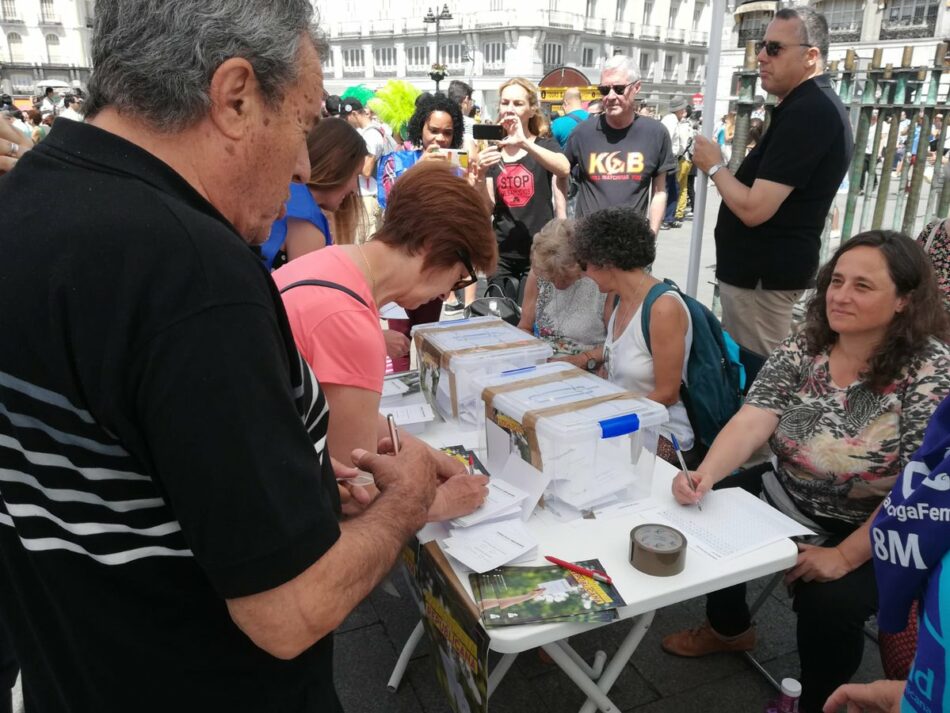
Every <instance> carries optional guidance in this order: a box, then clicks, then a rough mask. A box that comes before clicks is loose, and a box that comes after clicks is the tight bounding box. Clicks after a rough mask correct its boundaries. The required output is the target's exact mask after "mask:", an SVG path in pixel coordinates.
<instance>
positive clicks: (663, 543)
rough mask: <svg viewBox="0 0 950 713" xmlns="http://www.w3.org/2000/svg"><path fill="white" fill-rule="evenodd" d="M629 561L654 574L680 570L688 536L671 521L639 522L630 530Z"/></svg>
mask: <svg viewBox="0 0 950 713" xmlns="http://www.w3.org/2000/svg"><path fill="white" fill-rule="evenodd" d="M630 564H632V565H633V566H634V567H635V568H636V569H638V570H640V571H641V572H643V573H644V574H652V575H653V576H655V577H670V576H672V575H674V574H679V573H680V572H682V571H683V567H685V566H686V536H685V535H684V534H683V533H682V532H680V531H679V530H677V529H675V528H673V527H670V526H669V525H660V524H652V523H651V524H647V525H638V526H637V527H635V528H633V529H632V530H631V531H630Z"/></svg>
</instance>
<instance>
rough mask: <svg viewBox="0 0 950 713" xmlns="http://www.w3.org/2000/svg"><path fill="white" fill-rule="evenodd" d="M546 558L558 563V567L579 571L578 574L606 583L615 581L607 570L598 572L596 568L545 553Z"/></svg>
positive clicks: (552, 562)
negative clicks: (582, 565)
mask: <svg viewBox="0 0 950 713" xmlns="http://www.w3.org/2000/svg"><path fill="white" fill-rule="evenodd" d="M544 559H546V560H547V561H548V562H550V563H551V564H556V565H557V566H558V567H563V568H564V569H567V570H570V571H571V572H577V573H578V574H583V575H584V576H585V577H590V578H591V579H596V580H597V581H598V582H603V583H604V584H613V583H614V581H613V580H612V579H611V578H610V577H609V576H608V575H607V573H606V572H598V571H597V570H595V569H587V567H581V566H580V565H579V564H574V563H573V562H566V561H564V560H562V559H558V558H557V557H551V556H550V555H545V556H544Z"/></svg>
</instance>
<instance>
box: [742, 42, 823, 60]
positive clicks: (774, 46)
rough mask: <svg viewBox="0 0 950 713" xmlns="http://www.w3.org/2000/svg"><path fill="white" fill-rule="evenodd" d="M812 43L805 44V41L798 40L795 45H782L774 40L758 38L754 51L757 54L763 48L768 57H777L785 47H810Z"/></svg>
mask: <svg viewBox="0 0 950 713" xmlns="http://www.w3.org/2000/svg"><path fill="white" fill-rule="evenodd" d="M812 46H813V45H810V44H807V43H805V42H799V43H798V44H797V45H783V44H782V43H781V42H776V41H775V40H759V41H758V42H756V43H755V53H756V54H759V53H760V52H761V51H762V50H765V54H767V55H768V56H769V57H778V56H779V54H780V53H781V51H782V50H783V49H785V48H786V47H812Z"/></svg>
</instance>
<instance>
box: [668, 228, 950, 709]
mask: <svg viewBox="0 0 950 713" xmlns="http://www.w3.org/2000/svg"><path fill="white" fill-rule="evenodd" d="M947 324H948V323H947V315H946V312H945V311H944V310H943V306H942V301H941V297H940V294H939V292H938V290H937V285H936V281H935V279H934V273H933V270H932V268H931V266H930V264H929V263H928V260H927V257H926V256H925V254H924V252H923V250H922V249H921V247H920V246H919V245H918V244H916V243H915V242H914V241H913V240H911V239H910V238H908V237H906V236H904V235H901V234H900V233H895V232H891V231H871V232H867V233H862V234H860V235H857V236H855V237H854V238H852V239H851V240H849V241H848V242H846V243H844V244H843V245H842V246H841V247H840V248H838V250H837V252H836V253H835V255H834V257H832V259H831V261H830V262H829V263H828V264H827V265H825V266H824V267H823V268H822V269H821V271H820V272H819V275H818V285H817V291H816V294H815V296H814V297H813V298H812V300H811V302H810V303H809V306H808V313H807V318H806V322H805V324H804V327H803V329H802V330H801V332H800V333H799V334H797V335H793V336H791V337H789V338H788V339H787V340H786V341H785V342H784V343H783V344H782V345H780V346H779V347H778V348H777V349H776V350H775V351H774V352H773V353H772V355H771V356H770V357H769V359H768V361H767V362H766V364H765V366H764V367H763V368H762V371H761V372H760V373H759V375H758V378H757V379H756V381H755V383H754V384H753V386H752V389H751V391H750V392H749V395H748V397H747V399H746V403H745V405H744V406H743V407H742V409H741V410H740V411H739V412H738V413H737V414H736V415H735V416H734V417H733V418H732V420H731V421H730V422H729V423H728V424H727V425H726V427H725V428H724V429H723V430H722V432H721V433H720V434H719V437H718V438H717V439H716V441H715V442H714V443H713V445H712V448H711V449H710V450H709V453H708V454H707V455H706V458H705V459H704V460H703V463H702V464H701V465H700V466H699V468H698V469H697V471H696V474H695V477H694V480H698V484H697V488H696V491H695V492H694V491H693V490H691V489H690V487H689V485H688V483H687V482H686V480H685V477H684V475H683V474H682V473H681V474H679V475H677V477H676V479H675V480H674V483H673V493H674V495H675V497H676V499H677V500H678V501H679V502H680V503H682V504H684V505H689V504H693V503H696V502H698V501H699V500H700V499H701V498H702V496H703V495H704V494H705V493H707V492H708V491H709V490H710V489H711V488H712V487H713V486H714V485H716V484H717V483H719V482H720V481H723V479H724V478H726V477H727V476H729V475H730V474H731V473H733V472H734V471H735V470H736V468H738V467H739V466H740V465H741V464H742V463H744V462H745V461H746V460H747V459H748V458H749V457H750V456H751V454H752V453H753V452H755V451H756V450H757V449H758V448H759V447H760V446H762V445H763V444H764V443H765V442H766V441H768V443H769V445H770V446H771V448H772V450H773V451H774V453H775V456H776V465H775V468H774V472H766V473H765V474H764V475H762V474H761V469H759V474H758V475H757V476H754V475H753V473H754V471H755V469H752V470H750V471H748V472H747V473H740V474H737V475H734V476H732V477H729V478H727V479H726V480H725V481H724V482H722V483H721V486H725V487H729V486H733V485H738V486H740V487H745V488H746V489H747V490H751V491H753V492H755V493H756V494H759V493H761V495H762V497H763V498H764V499H765V500H767V501H768V502H770V503H771V504H772V505H773V506H775V507H776V508H778V509H779V510H782V511H783V512H785V513H786V514H788V515H789V516H791V517H793V518H795V519H797V520H799V521H800V522H802V523H804V524H806V525H807V526H808V527H810V528H811V529H812V530H814V531H815V532H816V533H818V534H819V535H820V537H821V539H820V540H819V542H820V543H821V546H815V545H808V544H799V556H798V562H797V564H796V565H795V566H794V567H793V568H792V569H791V570H789V572H788V573H787V574H786V576H785V584H786V585H787V586H789V588H790V591H791V592H792V596H793V597H794V606H793V608H794V610H795V611H796V612H797V614H798V622H797V627H798V628H797V633H798V650H799V657H800V660H801V667H802V670H801V681H802V688H803V692H802V699H801V710H802V711H805V712H806V713H813V712H814V711H819V710H821V707H822V704H823V703H824V701H825V699H826V698H827V697H828V695H829V694H830V693H831V692H832V691H834V689H835V688H836V687H837V686H838V685H840V684H842V683H845V682H847V681H848V680H849V679H850V677H851V676H852V675H853V674H854V672H855V671H856V670H857V668H858V666H859V665H860V663H861V657H862V653H863V624H864V621H865V620H866V619H867V618H868V617H869V616H871V615H872V614H873V613H874V612H876V611H877V589H876V585H875V580H874V572H873V569H872V566H871V562H870V558H871V547H870V539H869V528H870V523H871V521H872V520H873V517H874V513H875V512H876V511H877V509H878V507H879V506H880V503H881V501H882V500H883V498H884V496H885V495H886V494H887V493H888V492H889V490H890V489H891V486H892V485H893V484H894V482H895V480H896V478H897V476H898V475H899V474H900V472H901V468H902V467H903V465H904V464H905V463H906V462H907V461H908V459H909V458H910V456H911V455H912V454H913V453H914V451H915V450H916V449H917V448H918V447H919V446H920V443H921V441H922V438H923V433H924V429H925V427H926V425H927V421H928V420H929V419H930V416H931V415H932V414H933V412H934V410H935V409H936V407H937V405H938V404H939V403H940V402H941V401H942V400H943V398H944V397H945V396H947V394H948V393H950V349H948V347H947V346H946V344H945V343H944V340H945V339H946V337H947ZM706 614H707V617H708V621H707V622H706V623H705V624H704V625H703V626H701V627H699V628H697V629H693V630H689V631H683V632H678V633H676V634H672V635H670V636H668V637H666V639H664V640H663V648H664V649H665V650H667V651H669V652H670V653H674V654H678V655H681V656H702V655H705V654H708V653H713V652H716V651H745V650H749V649H751V648H752V647H753V646H754V645H755V630H754V628H753V627H752V624H751V620H750V615H749V609H748V607H747V605H746V602H745V587H744V585H739V586H737V587H730V588H728V589H725V590H721V591H719V592H714V593H712V594H710V595H709V597H708V599H707V603H706Z"/></svg>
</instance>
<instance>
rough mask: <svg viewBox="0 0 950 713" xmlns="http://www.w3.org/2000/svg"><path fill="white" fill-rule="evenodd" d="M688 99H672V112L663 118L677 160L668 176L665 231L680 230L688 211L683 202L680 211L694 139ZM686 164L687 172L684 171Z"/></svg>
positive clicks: (679, 95)
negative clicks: (690, 149)
mask: <svg viewBox="0 0 950 713" xmlns="http://www.w3.org/2000/svg"><path fill="white" fill-rule="evenodd" d="M687 106H688V105H687V103H686V98H685V97H684V96H683V95H682V94H676V95H674V96H673V98H672V99H670V112H669V113H668V114H667V115H666V116H664V117H663V120H662V122H661V123H662V124H663V126H664V127H665V128H666V130H667V131H668V132H669V134H670V141H671V143H672V150H673V158H674V159H676V170H675V171H670V172H669V173H667V174H666V215H665V216H664V219H663V225H662V226H661V227H662V228H663V229H667V228H679V227H680V226H681V225H682V224H683V223H682V218H683V213H685V211H686V202H685V200H684V201H683V211H682V212H680V211H679V203H680V200H679V199H680V193H682V192H684V191H685V189H686V176H688V175H689V166H690V165H691V164H690V162H689V161H684V158H685V156H686V150H687V148H688V147H689V140H690V138H691V137H692V134H693V132H692V127H690V125H689V119H688V118H687V115H688V110H687ZM684 164H685V171H684V170H683V168H684Z"/></svg>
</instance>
